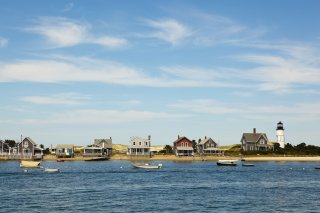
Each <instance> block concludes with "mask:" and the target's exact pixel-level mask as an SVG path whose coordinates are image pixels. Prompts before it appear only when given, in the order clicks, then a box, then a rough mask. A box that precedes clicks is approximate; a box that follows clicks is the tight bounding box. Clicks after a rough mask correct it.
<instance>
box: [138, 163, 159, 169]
mask: <svg viewBox="0 0 320 213" xmlns="http://www.w3.org/2000/svg"><path fill="white" fill-rule="evenodd" d="M133 168H136V169H160V168H162V164H161V163H159V164H158V165H150V164H148V163H145V164H133Z"/></svg>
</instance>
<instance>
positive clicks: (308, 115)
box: [170, 99, 320, 120]
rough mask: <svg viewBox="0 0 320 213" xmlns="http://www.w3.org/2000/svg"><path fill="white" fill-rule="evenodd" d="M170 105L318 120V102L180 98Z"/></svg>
mask: <svg viewBox="0 0 320 213" xmlns="http://www.w3.org/2000/svg"><path fill="white" fill-rule="evenodd" d="M170 107H173V108H176V109H179V111H180V112H181V111H182V112H185V113H204V114H233V115H234V114H238V115H240V117H241V116H244V117H248V118H249V117H255V118H257V117H260V118H269V117H272V118H273V119H274V118H279V117H288V116H289V117H292V116H294V117H295V116H296V117H297V118H299V119H300V120H319V119H320V112H319V108H320V102H305V103H298V104H290V105H289V104H288V105H285V104H283V105H280V104H278V105H274V104H255V105H254V106H248V105H247V104H244V103H229V102H221V101H217V100H213V99H192V100H180V101H178V102H177V103H174V104H171V105H170Z"/></svg>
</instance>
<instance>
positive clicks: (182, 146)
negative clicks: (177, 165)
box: [173, 135, 194, 156]
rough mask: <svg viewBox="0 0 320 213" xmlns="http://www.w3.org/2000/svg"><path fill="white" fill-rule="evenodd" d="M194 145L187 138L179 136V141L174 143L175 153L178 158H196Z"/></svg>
mask: <svg viewBox="0 0 320 213" xmlns="http://www.w3.org/2000/svg"><path fill="white" fill-rule="evenodd" d="M192 145H193V144H192V141H190V140H189V139H188V138H187V137H185V136H182V137H180V136H179V135H178V139H177V140H175V141H174V142H173V153H174V154H175V155H176V156H194V151H193V146H192Z"/></svg>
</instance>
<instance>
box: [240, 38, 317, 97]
mask: <svg viewBox="0 0 320 213" xmlns="http://www.w3.org/2000/svg"><path fill="white" fill-rule="evenodd" d="M256 48H260V49H265V50H273V51H274V52H273V53H272V54H270V53H269V54H261V53H260V54H247V55H245V54H244V55H241V56H239V57H237V59H239V60H241V61H243V62H247V63H250V64H252V65H253V66H254V68H252V69H249V70H248V72H247V73H246V77H247V78H248V79H250V80H255V81H257V83H258V85H259V88H260V90H262V91H272V92H278V93H286V92H291V91H292V90H294V87H296V86H299V85H317V84H319V83H320V68H319V67H320V60H319V58H318V57H317V55H318V54H319V52H320V51H319V49H317V48H314V47H309V46H308V45H306V44H304V45H302V44H295V43H292V44H278V45H277V44H273V45H270V44H269V45H266V44H259V45H257V46H256ZM306 91H307V90H306ZM300 92H301V91H300Z"/></svg>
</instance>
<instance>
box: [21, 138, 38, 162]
mask: <svg viewBox="0 0 320 213" xmlns="http://www.w3.org/2000/svg"><path fill="white" fill-rule="evenodd" d="M18 154H19V155H20V157H21V158H30V159H31V158H33V159H35V158H40V159H41V158H42V156H43V149H42V148H40V147H38V144H37V143H36V142H34V141H33V140H32V139H31V138H30V137H26V138H24V139H23V140H22V141H21V142H20V143H19V144H18Z"/></svg>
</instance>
